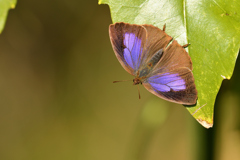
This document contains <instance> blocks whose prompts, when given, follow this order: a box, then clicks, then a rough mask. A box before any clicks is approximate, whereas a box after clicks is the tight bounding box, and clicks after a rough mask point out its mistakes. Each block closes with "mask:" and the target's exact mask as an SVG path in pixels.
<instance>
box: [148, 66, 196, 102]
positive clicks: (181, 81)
mask: <svg viewBox="0 0 240 160" xmlns="http://www.w3.org/2000/svg"><path fill="white" fill-rule="evenodd" d="M143 85H144V87H145V88H146V89H147V90H148V91H150V92H151V93H153V94H155V95H156V96H158V97H160V98H163V99H165V100H167V101H170V102H175V103H180V104H186V105H193V104H196V99H197V90H196V86H195V84H194V79H193V74H192V71H191V70H190V69H189V68H177V69H175V70H173V71H169V72H166V73H162V74H156V75H154V76H151V77H149V78H148V79H147V80H146V81H145V82H144V83H143Z"/></svg>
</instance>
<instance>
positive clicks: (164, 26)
mask: <svg viewBox="0 0 240 160" xmlns="http://www.w3.org/2000/svg"><path fill="white" fill-rule="evenodd" d="M165 29H166V23H165V24H164V25H163V29H162V30H163V31H164V32H165Z"/></svg>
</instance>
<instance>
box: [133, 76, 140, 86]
mask: <svg viewBox="0 0 240 160" xmlns="http://www.w3.org/2000/svg"><path fill="white" fill-rule="evenodd" d="M137 84H142V81H141V79H140V78H139V77H136V78H134V79H133V85H137Z"/></svg>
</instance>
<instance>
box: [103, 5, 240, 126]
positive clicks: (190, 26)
mask: <svg viewBox="0 0 240 160" xmlns="http://www.w3.org/2000/svg"><path fill="white" fill-rule="evenodd" d="M99 4H108V5H109V6H110V10H111V16H112V20H113V22H120V21H123V22H128V23H134V24H152V25H154V26H157V27H159V28H162V26H163V25H164V24H166V32H167V33H168V34H169V35H170V36H172V37H173V38H174V39H176V40H177V41H178V42H179V43H180V44H181V45H184V44H187V43H190V44H191V45H190V46H189V47H188V48H187V50H188V53H189V55H190V56H191V59H192V62H193V74H194V78H195V84H196V87H197V90H198V101H197V104H196V106H192V107H187V106H186V108H187V110H188V111H189V112H190V113H191V114H192V115H193V117H194V118H195V119H196V120H197V121H198V122H199V123H201V124H202V125H203V126H204V127H206V128H209V127H212V126H213V109H214V102H215V99H216V96H217V93H218V91H219V88H220V86H221V83H222V80H223V79H230V78H231V76H232V73H233V69H234V65H235V61H236V58H237V55H238V51H239V44H240V38H239V37H240V2H239V1H237V0H199V1H195V0H187V1H180V0H99Z"/></svg>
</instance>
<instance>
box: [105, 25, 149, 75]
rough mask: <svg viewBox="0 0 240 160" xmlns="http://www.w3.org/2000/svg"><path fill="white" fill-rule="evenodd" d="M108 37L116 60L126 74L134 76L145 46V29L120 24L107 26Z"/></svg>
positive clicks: (139, 26)
mask: <svg viewBox="0 0 240 160" xmlns="http://www.w3.org/2000/svg"><path fill="white" fill-rule="evenodd" d="M109 35H110V40H111V43H112V46H113V50H114V52H115V55H116V56H117V59H118V60H119V62H120V63H121V65H122V66H123V68H124V69H125V70H126V71H127V72H129V73H130V74H132V75H135V72H136V71H137V70H138V68H139V66H140V63H141V57H142V54H143V48H144V45H145V44H146V29H145V28H144V27H142V26H141V25H132V24H128V23H123V22H120V23H115V24H112V25H110V26H109Z"/></svg>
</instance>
